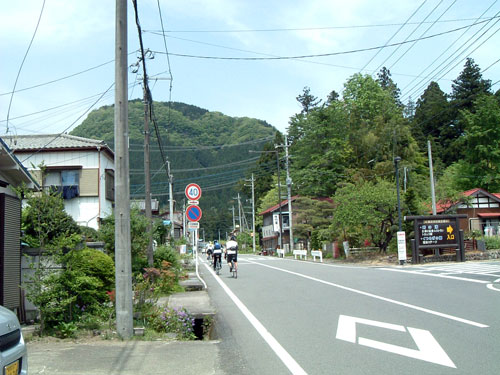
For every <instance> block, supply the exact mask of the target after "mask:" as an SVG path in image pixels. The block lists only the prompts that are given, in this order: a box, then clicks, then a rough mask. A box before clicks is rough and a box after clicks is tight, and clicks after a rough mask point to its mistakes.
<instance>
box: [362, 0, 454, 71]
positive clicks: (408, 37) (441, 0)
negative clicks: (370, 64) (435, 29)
mask: <svg viewBox="0 0 500 375" xmlns="http://www.w3.org/2000/svg"><path fill="white" fill-rule="evenodd" d="M443 1H444V0H440V1H439V3H438V4H437V5H436V6H435V7H434V8H433V9H432V10H431V11H430V13H428V14H427V16H425V18H424V19H423V20H422V21H421V22H420V23H418V24H417V25H416V26H415V28H414V29H413V31H411V32H410V33H409V34H408V35H407V37H406V39H405V40H404V41H407V40H408V39H410V37H411V36H412V35H413V34H414V33H416V32H417V30H418V29H419V28H420V26H422V25H423V23H424V22H425V21H427V18H429V17H430V16H431V15H432V13H434V12H435V10H436V9H437V8H438V7H439V6H440V5H441V4H442V3H443ZM455 1H456V0H455ZM431 27H432V25H431ZM424 35H425V32H424V33H423V34H422V35H420V37H422V36H424ZM415 43H417V42H414V43H413V44H412V45H415ZM412 45H410V47H409V48H411V47H412ZM402 46H403V45H402V44H401V45H399V46H397V47H396V48H395V49H393V51H392V52H391V53H390V55H389V56H387V57H386V58H385V60H384V61H382V63H381V64H379V65H378V66H377V68H375V69H373V71H372V73H371V74H372V75H373V74H375V72H377V71H378V70H379V69H380V68H381V67H383V66H384V65H385V63H386V62H387V60H389V59H390V58H391V57H392V56H394V54H395V53H396V52H397V51H399V49H400V48H401V47H402ZM389 69H390V68H389Z"/></svg>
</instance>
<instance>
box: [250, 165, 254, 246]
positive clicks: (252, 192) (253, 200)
mask: <svg viewBox="0 0 500 375" xmlns="http://www.w3.org/2000/svg"><path fill="white" fill-rule="evenodd" d="M251 181H252V248H253V252H254V253H255V193H254V179H253V173H252V180H251Z"/></svg>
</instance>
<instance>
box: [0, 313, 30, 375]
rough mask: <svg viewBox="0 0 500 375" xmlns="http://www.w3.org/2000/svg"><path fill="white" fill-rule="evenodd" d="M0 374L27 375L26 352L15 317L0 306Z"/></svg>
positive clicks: (19, 326)
mask: <svg viewBox="0 0 500 375" xmlns="http://www.w3.org/2000/svg"><path fill="white" fill-rule="evenodd" d="M0 373H1V374H4V375H18V374H20V375H27V374H28V352H27V350H26V345H25V343H24V338H23V333H22V331H21V325H20V324H19V320H17V317H16V315H15V314H14V313H13V312H12V311H10V310H9V309H7V308H5V307H3V306H0Z"/></svg>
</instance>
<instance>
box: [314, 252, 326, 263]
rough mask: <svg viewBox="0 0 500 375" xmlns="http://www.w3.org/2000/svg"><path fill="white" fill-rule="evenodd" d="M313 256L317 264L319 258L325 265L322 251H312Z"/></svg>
mask: <svg viewBox="0 0 500 375" xmlns="http://www.w3.org/2000/svg"><path fill="white" fill-rule="evenodd" d="M311 255H312V257H313V260H314V261H315V262H316V257H318V258H319V261H320V262H321V263H323V252H322V251H321V250H311Z"/></svg>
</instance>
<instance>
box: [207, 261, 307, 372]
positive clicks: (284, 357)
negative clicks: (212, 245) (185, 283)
mask: <svg viewBox="0 0 500 375" xmlns="http://www.w3.org/2000/svg"><path fill="white" fill-rule="evenodd" d="M203 264H204V265H205V268H206V269H207V270H208V272H210V274H212V276H213V277H214V278H215V281H217V283H219V285H220V286H221V287H222V289H223V290H224V291H225V292H226V294H227V295H228V296H229V298H231V300H232V301H233V302H234V304H235V305H236V307H238V309H239V310H240V311H241V312H242V314H243V315H244V316H245V318H247V319H248V321H249V322H250V324H251V325H252V326H253V327H254V328H255V330H256V331H257V332H258V333H259V335H260V336H261V337H262V338H263V339H264V341H265V342H266V343H267V344H268V345H269V347H270V348H271V349H272V350H273V351H274V353H276V355H277V356H278V358H279V359H280V360H281V362H283V364H284V365H285V366H286V367H287V368H288V369H289V370H290V372H291V373H292V374H294V375H307V372H305V371H304V369H303V368H302V367H301V366H300V365H299V364H298V363H297V361H295V359H293V357H292V356H291V355H290V354H289V353H288V352H287V351H286V350H285V348H283V346H281V344H280V343H279V342H278V340H276V339H275V338H274V336H273V335H271V333H269V331H268V330H267V329H266V327H264V325H263V324H262V323H261V322H260V321H259V320H258V319H257V318H256V317H255V315H253V314H252V313H251V312H250V310H249V309H248V308H247V307H246V306H245V304H244V303H243V302H241V300H240V299H239V298H238V297H237V296H236V294H234V293H233V291H232V290H231V289H229V287H228V286H227V285H226V283H224V281H222V280H221V278H220V277H218V276H217V275H216V274H215V272H214V271H213V270H212V269H211V268H210V267H209V266H207V265H206V264H205V263H203Z"/></svg>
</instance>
